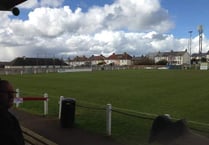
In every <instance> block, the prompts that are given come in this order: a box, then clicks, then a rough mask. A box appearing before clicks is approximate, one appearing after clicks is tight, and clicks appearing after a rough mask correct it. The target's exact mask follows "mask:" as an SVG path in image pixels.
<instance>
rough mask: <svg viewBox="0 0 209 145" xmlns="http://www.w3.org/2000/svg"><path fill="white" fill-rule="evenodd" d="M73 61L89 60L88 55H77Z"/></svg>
mask: <svg viewBox="0 0 209 145" xmlns="http://www.w3.org/2000/svg"><path fill="white" fill-rule="evenodd" d="M72 61H88V58H87V57H86V56H76V57H75V58H74V59H73V60H72Z"/></svg>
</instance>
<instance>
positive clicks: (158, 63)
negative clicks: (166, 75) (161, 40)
mask: <svg viewBox="0 0 209 145" xmlns="http://www.w3.org/2000/svg"><path fill="white" fill-rule="evenodd" d="M156 64H157V65H166V64H168V61H167V60H165V59H162V60H160V61H158V62H157V63H156Z"/></svg>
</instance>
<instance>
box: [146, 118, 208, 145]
mask: <svg viewBox="0 0 209 145" xmlns="http://www.w3.org/2000/svg"><path fill="white" fill-rule="evenodd" d="M149 143H159V144H161V145H209V138H207V137H204V136H201V135H199V134H195V133H193V132H192V131H191V130H190V129H189V128H188V127H187V124H186V121H185V120H178V121H176V122H172V120H171V118H170V117H168V116H166V115H161V116H158V117H157V118H155V120H154V121H153V124H152V128H151V131H150V137H149Z"/></svg>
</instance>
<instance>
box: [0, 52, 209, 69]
mask: <svg viewBox="0 0 209 145" xmlns="http://www.w3.org/2000/svg"><path fill="white" fill-rule="evenodd" d="M202 58H205V60H206V61H208V62H209V51H208V52H207V53H202V54H193V55H192V56H190V55H189V53H188V52H187V50H185V51H172V50H171V51H170V52H157V53H153V54H149V55H147V56H140V57H135V56H131V55H130V54H128V53H126V52H124V53H123V54H115V53H113V54H111V55H110V56H107V57H105V56H103V55H97V56H96V55H92V56H90V57H86V56H76V57H74V58H73V59H68V60H66V61H63V60H62V59H58V58H28V57H18V58H15V59H14V60H13V61H11V62H4V63H1V62H0V67H2V68H3V67H4V68H5V67H7V68H9V67H13V68H14V67H18V66H24V67H27V66H33V67H35V66H44V67H46V68H50V67H51V68H52V67H53V68H54V67H64V66H73V67H75V66H95V65H111V66H130V65H137V64H143V63H144V62H145V61H146V63H147V64H148V62H149V63H150V64H157V63H158V62H160V61H162V60H164V61H166V64H168V65H188V64H190V63H191V60H195V61H199V60H200V59H202ZM142 60H143V61H144V62H143V63H139V62H140V61H142Z"/></svg>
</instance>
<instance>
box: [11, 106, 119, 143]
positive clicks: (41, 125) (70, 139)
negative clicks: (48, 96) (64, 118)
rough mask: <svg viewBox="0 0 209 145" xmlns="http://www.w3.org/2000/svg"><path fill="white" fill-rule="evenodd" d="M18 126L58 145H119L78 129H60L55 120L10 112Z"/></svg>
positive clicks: (19, 111) (105, 137)
mask: <svg viewBox="0 0 209 145" xmlns="http://www.w3.org/2000/svg"><path fill="white" fill-rule="evenodd" d="M10 111H11V112H12V113H13V114H14V115H15V116H16V117H17V118H18V120H19V122H20V124H21V125H22V126H24V127H26V128H28V129H30V130H32V131H34V132H35V133H37V134H39V135H41V136H43V137H45V138H47V139H49V140H51V141H53V142H55V143H57V144H59V145H121V144H119V143H116V142H115V141H114V140H113V139H112V138H111V137H107V136H105V135H99V134H94V133H89V132H87V131H84V130H82V129H80V128H76V127H75V128H61V127H60V125H59V120H58V119H57V118H50V117H43V116H38V115H33V114H30V113H27V112H25V111H22V110H19V109H11V110H10Z"/></svg>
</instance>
